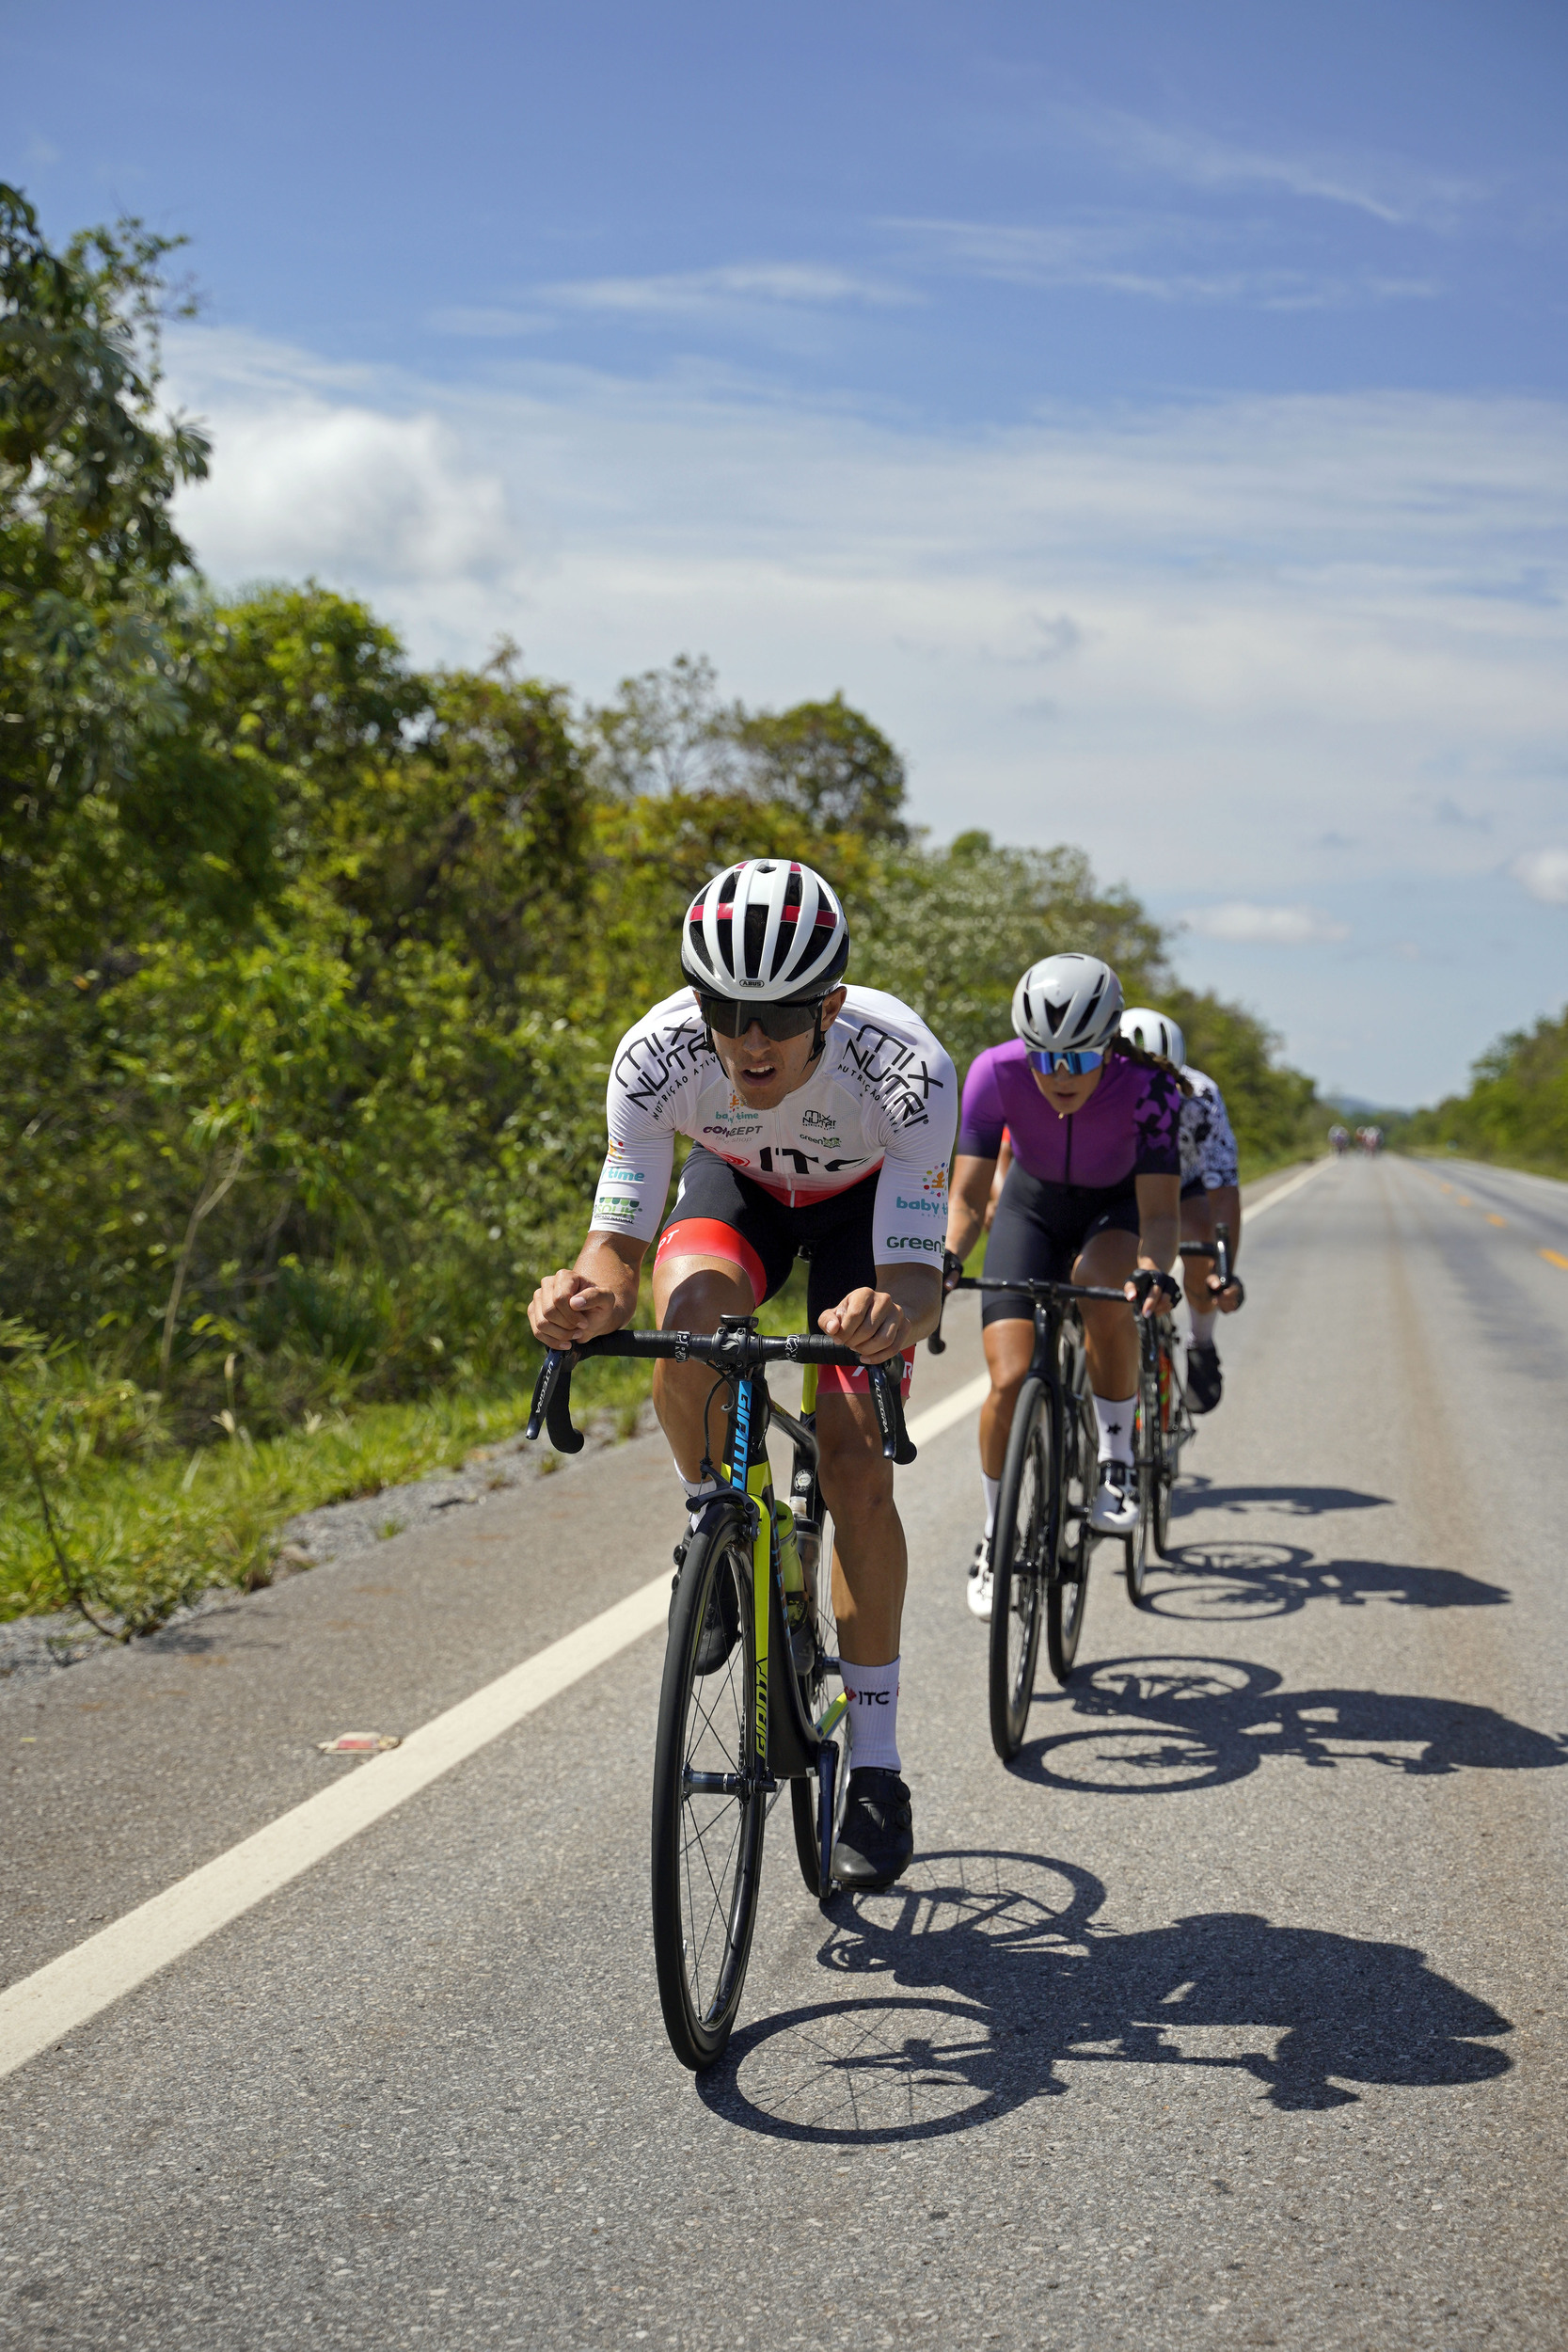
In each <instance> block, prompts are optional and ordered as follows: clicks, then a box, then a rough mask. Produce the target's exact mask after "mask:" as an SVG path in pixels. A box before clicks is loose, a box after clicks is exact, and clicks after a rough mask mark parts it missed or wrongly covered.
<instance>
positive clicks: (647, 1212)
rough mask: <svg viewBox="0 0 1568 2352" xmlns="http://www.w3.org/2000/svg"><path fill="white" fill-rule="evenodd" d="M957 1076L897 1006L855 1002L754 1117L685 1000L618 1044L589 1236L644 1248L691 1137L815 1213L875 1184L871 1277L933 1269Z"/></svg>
mask: <svg viewBox="0 0 1568 2352" xmlns="http://www.w3.org/2000/svg"><path fill="white" fill-rule="evenodd" d="M607 1115H608V1119H609V1125H610V1150H609V1152H608V1153H607V1155H606V1158H605V1164H604V1169H603V1172H602V1174H601V1175H600V1178H599V1188H598V1192H597V1195H596V1197H595V1199H594V1220H593V1225H592V1228H591V1230H592V1231H593V1232H600V1233H626V1234H627V1235H628V1236H629V1237H630V1238H631V1239H633V1240H635V1241H644V1242H647V1241H652V1240H653V1238H654V1235H655V1234H656V1233H657V1231H658V1223H659V1219H660V1217H661V1216H662V1215H663V1213H664V1202H665V1196H666V1195H667V1193H668V1192H669V1189H670V1176H671V1171H672V1168H673V1164H674V1152H675V1137H676V1136H689V1137H690V1138H691V1140H692V1141H693V1142H694V1143H701V1144H704V1145H705V1147H706V1148H707V1150H708V1151H710V1152H717V1154H718V1156H719V1157H720V1158H721V1160H727V1161H728V1162H729V1165H730V1166H731V1167H732V1168H738V1169H739V1171H740V1173H741V1174H742V1175H743V1176H748V1177H750V1178H751V1180H752V1183H753V1184H760V1185H761V1186H762V1187H763V1189H764V1191H765V1192H769V1193H771V1194H772V1195H773V1197H774V1199H775V1200H783V1201H786V1202H788V1203H789V1204H790V1205H791V1206H794V1205H795V1204H797V1203H800V1204H804V1203H806V1202H809V1201H816V1200H823V1199H825V1198H826V1197H827V1196H828V1195H830V1194H832V1193H835V1192H843V1191H846V1190H847V1187H848V1186H849V1185H850V1184H859V1183H860V1182H861V1181H862V1179H863V1177H866V1176H870V1175H872V1174H873V1173H874V1172H876V1171H878V1170H879V1171H880V1174H879V1180H878V1184H877V1193H876V1233H875V1243H874V1246H875V1249H876V1255H877V1260H878V1262H879V1263H882V1262H884V1261H898V1260H904V1259H908V1258H909V1257H911V1255H914V1254H916V1253H917V1254H918V1257H919V1258H920V1259H921V1260H923V1261H925V1262H926V1263H929V1264H931V1265H937V1266H940V1264H941V1263H942V1243H943V1240H944V1237H945V1235H946V1231H947V1164H948V1161H949V1159H950V1158H951V1156H952V1152H953V1134H954V1130H955V1128H956V1126H957V1124H958V1081H957V1076H956V1073H955V1072H954V1069H953V1064H952V1062H951V1061H950V1060H949V1059H948V1057H947V1055H946V1053H945V1051H944V1050H943V1048H942V1046H941V1045H940V1044H939V1043H938V1041H937V1040H936V1039H935V1038H934V1037H933V1036H932V1034H931V1032H930V1030H929V1029H928V1028H927V1026H926V1024H925V1022H924V1021H922V1020H921V1018H920V1016H919V1014H918V1013H916V1012H911V1009H910V1008H909V1006H908V1005H905V1004H901V1003H900V1002H899V1000H898V998H897V997H896V996H884V995H883V994H882V993H881V991H880V990H879V989H875V988H851V989H850V990H849V991H848V992H847V997H846V1000H845V1006H844V1009H843V1011H842V1012H841V1013H840V1014H839V1016H838V1019H837V1020H836V1021H835V1022H834V1023H833V1025H832V1027H831V1028H830V1029H829V1031H828V1034H827V1041H826V1043H825V1044H824V1046H823V1050H822V1055H821V1058H820V1059H819V1060H818V1062H817V1063H816V1068H815V1069H814V1071H813V1072H812V1074H811V1076H810V1077H809V1078H808V1079H807V1080H806V1082H805V1084H804V1085H803V1086H801V1087H798V1088H797V1089H796V1090H795V1092H794V1093H793V1094H787V1095H785V1097H784V1101H783V1102H782V1103H781V1104H779V1106H778V1108H777V1109H776V1110H770V1111H758V1110H752V1109H750V1108H749V1107H748V1106H747V1104H744V1103H743V1102H742V1101H741V1099H740V1095H739V1093H738V1092H737V1091H736V1089H735V1088H733V1087H732V1086H731V1084H730V1082H729V1080H728V1078H727V1077H726V1076H725V1075H724V1072H723V1069H722V1067H721V1063H720V1060H719V1057H718V1056H717V1055H716V1054H715V1053H714V1052H713V1051H712V1049H711V1047H710V1046H709V1045H708V1044H707V1042H706V1040H705V1031H704V1027H703V1022H702V1016H701V1015H700V1013H699V1012H698V1010H697V1007H696V1005H695V1003H694V1002H693V1000H692V995H691V992H690V990H689V989H685V988H683V989H679V990H677V991H676V993H675V994H674V995H673V996H667V997H666V998H665V999H664V1001H663V1003H662V1004H658V1005H656V1006H655V1007H654V1009H653V1010H652V1011H651V1012H649V1013H645V1014H644V1015H643V1017H642V1019H641V1021H639V1022H638V1023H637V1024H636V1025H635V1026H634V1027H632V1028H630V1029H628V1030H627V1031H626V1036H625V1037H624V1038H623V1039H622V1040H621V1042H620V1044H619V1045H618V1046H617V1047H616V1049H615V1059H614V1061H613V1063H612V1064H611V1066H610V1087H609V1092H608V1101H607Z"/></svg>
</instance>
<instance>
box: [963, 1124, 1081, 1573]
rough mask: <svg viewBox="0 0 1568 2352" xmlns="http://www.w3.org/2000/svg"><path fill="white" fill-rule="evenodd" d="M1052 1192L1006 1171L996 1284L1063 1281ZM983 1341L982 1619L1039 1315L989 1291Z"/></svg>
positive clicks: (993, 1239) (1066, 1245)
mask: <svg viewBox="0 0 1568 2352" xmlns="http://www.w3.org/2000/svg"><path fill="white" fill-rule="evenodd" d="M1073 1238H1074V1237H1073V1235H1072V1234H1071V1232H1070V1230H1069V1231H1068V1232H1064V1231H1063V1230H1062V1225H1061V1215H1060V1211H1059V1209H1058V1210H1056V1211H1055V1213H1054V1214H1053V1201H1052V1200H1051V1197H1050V1194H1049V1191H1048V1188H1047V1187H1046V1186H1044V1185H1042V1184H1039V1183H1038V1182H1037V1179H1036V1178H1034V1177H1032V1176H1031V1175H1030V1174H1029V1173H1028V1171H1027V1170H1026V1169H1025V1168H1021V1167H1020V1166H1019V1164H1018V1162H1017V1161H1016V1160H1015V1161H1014V1162H1013V1164H1012V1166H1011V1167H1010V1168H1008V1170H1007V1176H1006V1183H1005V1184H1004V1185H1003V1188H1002V1194H1001V1198H1000V1199H999V1200H997V1202H996V1206H995V1211H994V1214H993V1216H992V1218H991V1229H990V1241H989V1242H988V1243H987V1245H986V1272H987V1274H988V1275H989V1276H990V1278H991V1279H1000V1280H1002V1281H1007V1280H1010V1279H1017V1280H1019V1281H1028V1280H1033V1281H1040V1282H1043V1281H1050V1280H1053V1279H1056V1280H1060V1279H1065V1277H1066V1274H1067V1270H1068V1267H1069V1264H1070V1263H1071V1257H1072V1241H1073ZM980 1336H981V1342H982V1344H983V1346H984V1348H985V1351H986V1369H987V1371H988V1372H989V1373H990V1395H989V1396H988V1397H987V1398H986V1400H985V1402H984V1404H983V1405H982V1406H981V1407H980V1481H981V1485H982V1486H983V1487H984V1489H985V1499H986V1507H985V1529H984V1533H983V1534H982V1536H981V1538H980V1541H979V1543H978V1544H977V1545H976V1547H975V1553H974V1560H973V1561H972V1562H971V1563H970V1564H969V1571H968V1573H969V1605H970V1609H971V1612H972V1613H973V1614H974V1615H975V1616H977V1617H979V1618H981V1619H984V1618H985V1617H986V1616H988V1615H989V1613H990V1549H989V1547H990V1538H991V1534H992V1533H993V1531H994V1528H995V1524H996V1502H997V1496H998V1494H999V1492H1000V1489H1001V1483H1002V1471H1003V1467H1004V1465H1005V1463H1006V1458H1007V1439H1008V1437H1009V1436H1010V1434H1011V1431H1012V1425H1013V1413H1014V1410H1015V1408H1016V1407H1017V1405H1018V1398H1019V1391H1020V1390H1021V1389H1022V1386H1023V1382H1024V1378H1025V1376H1026V1375H1027V1373H1028V1370H1029V1362H1030V1359H1031V1357H1032V1356H1033V1355H1034V1352H1035V1315H1034V1309H1033V1308H1032V1306H1031V1305H1030V1303H1029V1301H1028V1299H1027V1298H1026V1297H1025V1295H1023V1293H1022V1291H988V1292H987V1293H986V1294H985V1303H984V1305H983V1307H982V1308H981V1311H980Z"/></svg>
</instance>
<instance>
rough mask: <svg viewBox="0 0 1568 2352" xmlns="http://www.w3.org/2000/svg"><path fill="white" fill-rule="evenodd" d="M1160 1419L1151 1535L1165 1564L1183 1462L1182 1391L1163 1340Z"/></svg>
mask: <svg viewBox="0 0 1568 2352" xmlns="http://www.w3.org/2000/svg"><path fill="white" fill-rule="evenodd" d="M1157 1378H1158V1390H1157V1393H1158V1396H1159V1401H1160V1418H1159V1420H1158V1422H1156V1424H1155V1437H1156V1440H1157V1442H1156V1448H1155V1455H1154V1464H1153V1490H1152V1493H1151V1495H1150V1498H1149V1500H1150V1511H1149V1534H1150V1535H1151V1537H1152V1539H1153V1543H1154V1549H1155V1550H1156V1551H1157V1552H1158V1553H1159V1555H1160V1557H1161V1559H1162V1560H1168V1559H1169V1558H1170V1495H1171V1488H1172V1487H1173V1486H1175V1484H1176V1477H1177V1470H1178V1468H1179V1466H1180V1460H1181V1436H1180V1425H1181V1391H1180V1388H1179V1387H1178V1385H1177V1378H1176V1365H1175V1363H1174V1361H1173V1360H1172V1357H1171V1352H1170V1343H1169V1342H1168V1341H1167V1340H1164V1339H1162V1340H1161V1342H1160V1354H1159V1361H1158V1365H1157Z"/></svg>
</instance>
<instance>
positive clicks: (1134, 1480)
mask: <svg viewBox="0 0 1568 2352" xmlns="http://www.w3.org/2000/svg"><path fill="white" fill-rule="evenodd" d="M1137 1524H1138V1473H1137V1470H1136V1469H1135V1467H1134V1466H1133V1464H1132V1463H1131V1462H1101V1465H1100V1485H1099V1487H1098V1489H1097V1490H1096V1493H1095V1498H1094V1502H1092V1504H1091V1505H1090V1507H1089V1525H1090V1526H1091V1527H1092V1528H1093V1529H1094V1532H1095V1534H1097V1535H1131V1534H1132V1531H1133V1529H1134V1528H1135V1527H1136V1526H1137Z"/></svg>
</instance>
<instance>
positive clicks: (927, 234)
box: [883, 212, 1442, 310]
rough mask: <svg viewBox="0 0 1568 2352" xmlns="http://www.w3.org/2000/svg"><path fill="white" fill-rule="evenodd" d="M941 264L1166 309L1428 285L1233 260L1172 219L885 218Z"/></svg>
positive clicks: (1305, 304)
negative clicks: (1091, 289)
mask: <svg viewBox="0 0 1568 2352" xmlns="http://www.w3.org/2000/svg"><path fill="white" fill-rule="evenodd" d="M883 225H884V226H885V227H886V228H889V229H893V230H901V231H902V232H904V233H905V234H906V235H909V236H912V237H914V238H915V239H917V240H918V242H919V245H920V247H921V248H922V250H923V252H924V254H925V256H926V257H927V258H928V259H930V260H934V261H935V262H938V263H939V264H942V265H945V266H947V267H950V268H956V269H958V270H963V271H968V272H971V273H973V274H974V276H976V277H981V278H994V279H996V280H998V281H1000V282H1001V283H1003V284H1006V285H1016V286H1092V287H1099V288H1100V289H1101V291H1103V292H1105V293H1107V294H1129V295H1136V296H1141V297H1143V298H1145V299H1148V300H1150V301H1155V302H1165V303H1194V302H1196V303H1250V304H1253V305H1256V306H1257V307H1259V308H1260V309H1263V310H1341V309H1344V308H1345V307H1346V306H1347V305H1350V304H1356V303H1369V302H1392V301H1402V302H1407V301H1425V300H1431V299H1432V298H1433V297H1434V296H1435V295H1437V294H1440V293H1441V291H1442V289H1441V287H1440V286H1439V285H1438V284H1437V283H1436V281H1435V280H1433V279H1432V278H1411V277H1403V278H1395V277H1390V276H1388V275H1386V274H1379V273H1376V272H1366V271H1364V272H1362V273H1361V274H1360V275H1359V276H1356V275H1350V276H1346V275H1345V274H1343V273H1342V272H1340V273H1335V272H1331V271H1323V270H1315V271H1314V270H1304V269H1298V268H1293V267H1286V266H1283V265H1280V264H1277V263H1275V264H1269V265H1263V264H1259V263H1257V262H1247V261H1245V260H1244V259H1243V258H1240V255H1239V248H1240V247H1241V246H1243V244H1244V243H1245V242H1246V240H1245V239H1244V238H1243V235H1242V234H1241V233H1240V232H1239V231H1238V230H1237V229H1236V228H1235V227H1234V226H1233V225H1231V224H1229V223H1220V222H1215V221H1198V220H1191V219H1183V218H1181V217H1180V215H1176V214H1172V213H1170V212H1159V213H1119V214H1116V215H1101V216H1100V217H1098V218H1095V219H1077V220H1069V221H1053V222H1050V223H1047V224H1044V225H1035V224H1031V223H1027V222H1008V221H984V220H928V219H918V218H907V219H891V220H888V221H887V222H885V223H884V224H883Z"/></svg>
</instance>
